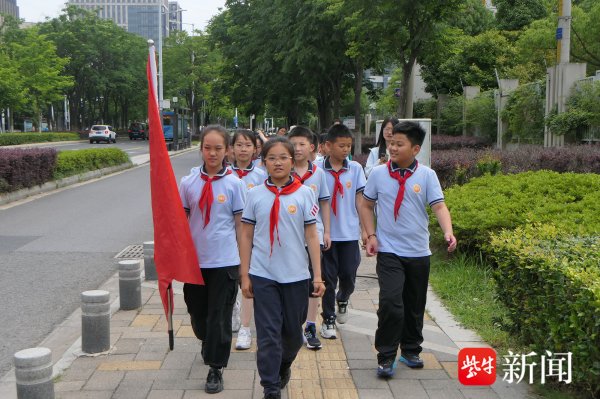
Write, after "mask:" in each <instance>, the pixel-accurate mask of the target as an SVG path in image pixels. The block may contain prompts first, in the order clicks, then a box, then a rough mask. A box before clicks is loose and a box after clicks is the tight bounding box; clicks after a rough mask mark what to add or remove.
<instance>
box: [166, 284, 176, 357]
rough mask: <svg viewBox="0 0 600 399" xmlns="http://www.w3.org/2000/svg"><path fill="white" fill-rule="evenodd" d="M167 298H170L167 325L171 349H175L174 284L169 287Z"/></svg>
mask: <svg viewBox="0 0 600 399" xmlns="http://www.w3.org/2000/svg"><path fill="white" fill-rule="evenodd" d="M167 298H168V301H169V302H168V308H169V311H168V313H169V314H168V316H167V326H168V329H169V349H170V350H173V347H174V346H175V337H174V336H173V285H172V284H169V287H167Z"/></svg>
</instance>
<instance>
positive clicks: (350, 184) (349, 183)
mask: <svg viewBox="0 0 600 399" xmlns="http://www.w3.org/2000/svg"><path fill="white" fill-rule="evenodd" d="M346 188H348V189H349V188H352V182H351V181H350V180H348V181H347V182H346Z"/></svg>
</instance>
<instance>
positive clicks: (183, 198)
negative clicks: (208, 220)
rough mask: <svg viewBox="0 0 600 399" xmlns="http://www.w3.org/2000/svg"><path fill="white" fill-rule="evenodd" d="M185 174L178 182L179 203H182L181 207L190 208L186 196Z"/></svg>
mask: <svg viewBox="0 0 600 399" xmlns="http://www.w3.org/2000/svg"><path fill="white" fill-rule="evenodd" d="M187 180H188V179H187V176H184V177H182V178H181V181H180V182H179V198H181V204H182V205H183V209H185V210H188V211H189V210H190V203H189V200H188V198H187V195H186V194H187V186H188V185H187Z"/></svg>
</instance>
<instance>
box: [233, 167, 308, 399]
mask: <svg viewBox="0 0 600 399" xmlns="http://www.w3.org/2000/svg"><path fill="white" fill-rule="evenodd" d="M292 188H293V189H294V190H295V191H293V192H291V193H289V194H286V195H284V193H285V190H289V189H292ZM271 190H273V191H276V192H280V193H282V194H281V195H279V196H276V194H275V193H274V192H273V191H271ZM277 199H278V201H279V212H277V213H276V215H277V219H276V220H275V219H272V218H271V210H272V209H273V207H274V206H275V204H276V201H277ZM318 213H319V206H318V205H317V203H316V198H315V195H314V193H313V192H312V190H311V189H310V188H308V187H306V186H303V185H301V183H300V182H299V181H297V180H296V179H294V178H290V181H289V182H288V183H287V184H286V185H285V186H283V187H282V188H281V189H278V188H277V187H275V186H274V185H273V184H272V183H271V181H270V180H267V181H265V183H264V184H263V185H261V186H257V187H255V188H253V189H252V190H250V191H249V192H248V199H247V202H246V205H245V208H244V212H243V214H242V222H244V223H249V224H252V225H254V240H253V243H252V244H253V247H252V256H251V259H250V270H249V275H250V280H251V282H252V289H253V292H254V320H255V324H256V333H257V345H258V351H257V355H256V361H257V366H258V372H259V375H260V378H261V385H262V386H263V388H264V393H265V395H266V394H268V393H277V392H279V391H280V388H279V381H280V378H279V376H280V371H281V370H283V369H287V368H289V367H290V365H291V364H292V362H293V361H294V359H295V358H296V355H297V353H298V350H299V349H300V347H301V346H302V324H303V323H304V320H306V314H307V311H308V296H309V283H310V280H309V279H310V274H309V271H308V254H307V252H306V250H305V249H304V243H305V238H304V230H305V226H306V225H309V224H313V223H316V222H317V214H318ZM271 237H272V238H271Z"/></svg>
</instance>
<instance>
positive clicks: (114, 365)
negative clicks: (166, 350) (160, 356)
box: [98, 360, 161, 371]
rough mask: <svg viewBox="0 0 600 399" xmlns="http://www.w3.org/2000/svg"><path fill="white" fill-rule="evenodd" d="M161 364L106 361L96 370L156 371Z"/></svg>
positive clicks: (142, 361)
mask: <svg viewBox="0 0 600 399" xmlns="http://www.w3.org/2000/svg"><path fill="white" fill-rule="evenodd" d="M160 367H161V362H159V361H154V360H140V361H135V360H132V361H107V362H104V363H100V365H99V366H98V370H102V371H128V370H158V369H160Z"/></svg>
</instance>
